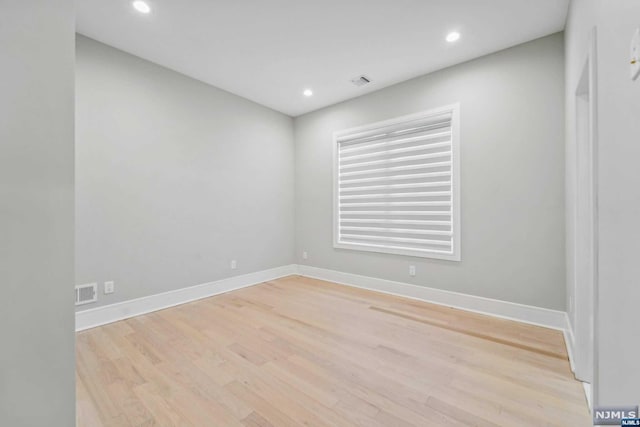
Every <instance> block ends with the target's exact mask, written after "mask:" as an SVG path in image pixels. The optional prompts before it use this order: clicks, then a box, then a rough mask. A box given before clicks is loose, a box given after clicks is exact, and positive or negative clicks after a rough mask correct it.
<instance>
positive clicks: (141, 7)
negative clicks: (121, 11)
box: [133, 0, 151, 13]
mask: <svg viewBox="0 0 640 427" xmlns="http://www.w3.org/2000/svg"><path fill="white" fill-rule="evenodd" d="M133 8H134V9H135V10H137V11H138V12H140V13H149V12H151V8H150V7H149V5H148V4H147V3H146V2H143V1H142V0H136V1H134V2H133Z"/></svg>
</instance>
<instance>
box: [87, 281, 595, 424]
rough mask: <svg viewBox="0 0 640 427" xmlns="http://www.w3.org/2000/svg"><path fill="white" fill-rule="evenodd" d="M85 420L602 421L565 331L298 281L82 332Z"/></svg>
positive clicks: (192, 421)
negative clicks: (588, 398)
mask: <svg viewBox="0 0 640 427" xmlns="http://www.w3.org/2000/svg"><path fill="white" fill-rule="evenodd" d="M77 403H78V406H77V408H78V426H81V427H84V426H91V427H99V426H153V425H159V426H207V427H208V426H225V427H226V426H244V427H265V426H278V427H279V426H366V427H374V426H385V427H395V426H447V427H451V426H465V427H468V426H535V427H542V426H561V427H568V426H572V427H573V426H578V427H579V426H590V425H591V422H590V418H589V414H588V410H587V406H586V402H585V398H584V394H583V391H582V387H581V385H580V383H579V382H578V381H576V380H575V379H574V378H573V375H572V374H571V371H570V368H569V362H568V360H567V354H566V351H565V347H564V342H563V337H562V334H561V333H560V332H558V331H553V330H549V329H545V328H540V327H536V326H530V325H524V324H520V323H516V322H511V321H506V320H500V319H495V318H491V317H487V316H482V315H478V314H474V313H469V312H465V311H460V310H456V309H451V308H445V307H441V306H437V305H431V304H427V303H423V302H419V301H414V300H409V299H404V298H399V297H393V296H389V295H384V294H380V293H374V292H369V291H364V290H360V289H355V288H349V287H346V286H342V285H336V284H332V283H328V282H323V281H319V280H313V279H308V278H302V277H299V276H291V277H287V278H283V279H279V280H275V281H272V282H267V283H263V284H260V285H257V286H253V287H250V288H245V289H242V290H238V291H234V292H231V293H228V294H224V295H219V296H215V297H211V298H207V299H204V300H200V301H197V302H193V303H189V304H185V305H181V306H178V307H174V308H170V309H167V310H163V311H158V312H155V313H152V314H148V315H145V316H140V317H135V318H132V319H128V320H125V321H121V322H117V323H112V324H110V325H106V326H101V327H98V328H94V329H91V330H88V331H84V332H80V333H78V334H77Z"/></svg>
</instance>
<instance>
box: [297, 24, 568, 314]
mask: <svg viewBox="0 0 640 427" xmlns="http://www.w3.org/2000/svg"><path fill="white" fill-rule="evenodd" d="M563 61H564V60H563V35H562V34H561V33H559V34H555V35H551V36H548V37H545V38H542V39H539V40H535V41H532V42H529V43H526V44H524V45H520V46H517V47H514V48H511V49H508V50H504V51H501V52H498V53H495V54H493V55H489V56H486V57H483V58H480V59H477V60H474V61H470V62H467V63H464V64H460V65H457V66H454V67H451V68H448V69H445V70H442V71H439V72H436V73H433V74H429V75H426V76H423V77H419V78H417V79H413V80H410V81H407V82H404V83H400V84H398V85H395V86H392V87H390V88H386V89H383V90H380V91H378V92H375V93H372V94H369V95H366V96H363V97H360V98H357V99H354V100H350V101H347V102H344V103H341V104H338V105H335V106H331V107H328V108H325V109H323V110H320V111H317V112H313V113H310V114H307V115H304V116H301V117H298V118H296V119H295V121H294V126H295V141H296V255H297V260H298V263H300V264H308V265H312V266H315V267H322V268H328V269H334V270H338V271H344V272H349V273H355V274H361V275H366V276H373V277H379V278H384V279H390V280H398V281H402V282H408V283H414V284H417V285H424V286H429V287H434V288H439V289H446V290H451V291H457V292H463V293H466V294H471V295H479V296H483V297H489V298H495V299H500V300H505V301H511V302H516V303H523V304H529V305H534V306H539V307H546V308H551V309H560V310H564V308H565V259H564V63H563ZM458 101H459V102H460V104H461V161H462V163H461V206H462V261H461V262H450V261H438V260H430V259H424V258H411V257H404V256H395V255H386V254H376V253H367V252H358V251H349V250H338V249H334V248H333V246H332V166H331V165H332V133H333V132H334V131H336V130H340V129H345V128H349V127H353V126H358V125H363V124H367V123H371V122H375V121H379V120H384V119H389V118H393V117H397V116H401V115H405V114H409V113H414V112H417V111H422V110H426V109H430V108H434V107H439V106H442V105H447V104H451V103H454V102H458ZM303 250H306V251H307V252H308V255H309V259H308V260H303V259H302V257H301V253H302V251H303ZM410 264H415V265H416V266H417V276H416V277H415V278H412V277H409V275H408V266H409V265H410Z"/></svg>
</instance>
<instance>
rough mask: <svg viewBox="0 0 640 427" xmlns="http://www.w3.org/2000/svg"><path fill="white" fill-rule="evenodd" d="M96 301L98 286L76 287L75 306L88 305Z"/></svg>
mask: <svg viewBox="0 0 640 427" xmlns="http://www.w3.org/2000/svg"><path fill="white" fill-rule="evenodd" d="M96 301H98V284H97V283H89V284H87V285H78V286H76V305H82V304H89V303H92V302H96Z"/></svg>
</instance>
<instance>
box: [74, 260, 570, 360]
mask: <svg viewBox="0 0 640 427" xmlns="http://www.w3.org/2000/svg"><path fill="white" fill-rule="evenodd" d="M292 274H300V275H301V276H306V277H311V278H316V279H321V280H327V281H330V282H335V283H339V284H343V285H348V286H354V287H358V288H363V289H368V290H372V291H377V292H383V293H387V294H391V295H397V296H402V297H406V298H412V299H417V300H421V301H425V302H430V303H433V304H439V305H444V306H447V307H454V308H459V309H462V310H467V311H472V312H476V313H481V314H486V315H489V316H494V317H500V318H503V319H510V320H515V321H518V322H523V323H528V324H532V325H538V326H544V327H546V328H551V329H557V330H561V331H563V332H564V333H565V337H566V339H565V341H566V342H567V351H568V353H569V358H570V361H571V363H572V367H573V348H572V344H573V336H572V334H571V330H570V328H569V324H568V321H567V320H568V319H567V315H566V313H565V312H563V311H557V310H550V309H547V308H541V307H534V306H528V305H524V304H517V303H513V302H507V301H501V300H495V299H490V298H484V297H479V296H474V295H467V294H462V293H458V292H451V291H445V290H442V289H435V288H429V287H426V286H417V285H412V284H409V283H403V282H395V281H391V280H385V279H377V278H374V277H368V276H360V275H357V274H351V273H344V272H340V271H335V270H328V269H324V268H318V267H311V266H307V265H295V264H291V265H286V266H282V267H277V268H272V269H269V270H263V271H258V272H255V273H249V274H245V275H242V276H236V277H230V278H227V279H222V280H217V281H215V282H210V283H205V284H202V285H196V286H191V287H188V288H183V289H177V290H175V291H170V292H165V293H161V294H156V295H150V296H148V297H142V298H137V299H133V300H129V301H123V302H119V303H116V304H111V305H106V306H102V307H97V308H92V309H88V310H83V311H79V312H77V313H76V331H82V330H85V329H89V328H93V327H96V326H100V325H105V324H107V323H111V322H116V321H118V320H123V319H127V318H130V317H134V316H139V315H141V314H146V313H150V312H153V311H157V310H162V309H165V308H169V307H173V306H176V305H180V304H184V303H187V302H191V301H195V300H198V299H201V298H207V297H210V296H213V295H217V294H221V293H225V292H229V291H233V290H235V289H241V288H245V287H248V286H253V285H256V284H259V283H262V282H266V281H269V280H275V279H278V278H280V277H284V276H289V275H292Z"/></svg>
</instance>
